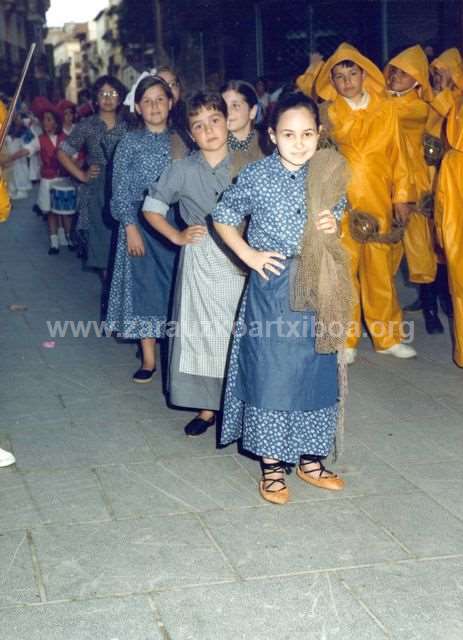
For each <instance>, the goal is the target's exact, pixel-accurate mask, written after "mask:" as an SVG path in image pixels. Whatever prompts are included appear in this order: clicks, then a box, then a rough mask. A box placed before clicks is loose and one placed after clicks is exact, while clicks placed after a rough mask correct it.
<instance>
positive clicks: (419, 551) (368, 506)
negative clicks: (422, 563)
mask: <svg viewBox="0 0 463 640" xmlns="http://www.w3.org/2000/svg"><path fill="white" fill-rule="evenodd" d="M352 501H353V503H354V504H355V505H357V506H358V507H359V508H361V509H362V511H364V512H365V513H367V514H368V515H369V516H370V517H371V518H372V520H374V522H376V523H378V524H379V525H380V526H382V527H384V528H385V529H387V530H388V531H390V532H391V533H392V534H393V535H394V536H395V538H397V539H398V540H399V541H400V542H401V543H402V544H403V545H404V546H405V547H406V548H407V549H408V550H409V551H410V553H412V554H413V555H416V556H419V557H425V556H428V557H429V556H439V555H454V554H462V555H463V522H462V521H461V520H459V519H458V518H456V517H455V516H453V515H452V514H451V513H449V512H448V511H447V509H445V508H444V507H442V506H441V505H439V504H437V503H436V502H435V500H433V499H432V498H431V497H429V496H427V495H423V494H421V493H418V492H417V493H414V494H406V495H402V496H401V497H400V500H397V498H395V497H392V496H383V497H382V499H381V500H375V499H374V498H371V497H366V498H353V500H352Z"/></svg>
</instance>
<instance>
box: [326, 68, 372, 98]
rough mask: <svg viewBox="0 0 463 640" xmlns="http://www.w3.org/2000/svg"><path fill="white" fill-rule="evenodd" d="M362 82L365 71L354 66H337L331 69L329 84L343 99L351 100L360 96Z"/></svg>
mask: <svg viewBox="0 0 463 640" xmlns="http://www.w3.org/2000/svg"><path fill="white" fill-rule="evenodd" d="M364 80H365V71H364V70H363V69H361V68H360V67H359V66H358V65H356V64H354V66H353V67H344V66H343V65H340V64H337V65H335V66H334V67H333V70H332V73H331V82H332V83H333V85H334V88H335V89H336V91H337V92H338V93H339V95H340V96H342V97H343V98H349V99H351V100H353V99H355V98H357V97H359V96H360V95H361V93H362V91H363V81H364Z"/></svg>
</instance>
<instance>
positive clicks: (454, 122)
mask: <svg viewBox="0 0 463 640" xmlns="http://www.w3.org/2000/svg"><path fill="white" fill-rule="evenodd" d="M433 106H434V108H436V109H437V110H438V111H439V113H440V114H441V115H442V116H443V117H445V116H446V117H447V125H446V135H447V141H448V144H449V145H450V149H449V151H447V152H446V154H445V156H444V158H443V160H442V164H441V167H440V170H439V175H438V179H437V187H436V207H435V224H436V230H437V236H438V239H439V242H440V244H441V246H442V248H443V250H444V254H445V257H446V260H447V269H448V275H449V286H450V292H451V294H452V300H453V312H454V332H455V344H454V359H455V362H456V363H457V364H458V366H460V367H463V95H460V96H456V95H455V93H454V92H452V91H451V90H450V89H445V90H444V91H442V92H441V93H440V94H439V95H438V96H437V97H436V98H435V100H434V102H433Z"/></svg>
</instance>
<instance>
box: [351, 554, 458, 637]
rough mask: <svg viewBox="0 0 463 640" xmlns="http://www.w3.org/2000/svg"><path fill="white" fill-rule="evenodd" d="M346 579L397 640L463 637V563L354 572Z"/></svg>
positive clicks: (418, 564) (417, 564) (440, 562)
mask: <svg viewBox="0 0 463 640" xmlns="http://www.w3.org/2000/svg"><path fill="white" fill-rule="evenodd" d="M342 579H343V581H344V582H345V583H346V584H347V585H348V586H349V587H350V588H351V590H352V593H353V594H355V596H356V597H358V598H360V599H361V600H362V601H363V602H364V603H365V604H366V606H367V607H368V608H369V609H370V610H372V611H374V612H375V614H376V615H377V616H378V618H379V619H380V620H381V622H382V623H383V624H384V625H385V627H387V628H388V629H389V631H390V637H391V638H393V639H394V640H423V639H424V638H429V639H431V638H432V639H433V640H434V639H435V640H460V639H461V638H462V637H463V616H462V611H463V558H455V559H448V560H433V561H431V562H414V563H411V562H404V563H401V564H398V565H385V566H378V567H371V568H365V569H356V570H349V571H345V572H343V573H342ZM352 637H353V636H352Z"/></svg>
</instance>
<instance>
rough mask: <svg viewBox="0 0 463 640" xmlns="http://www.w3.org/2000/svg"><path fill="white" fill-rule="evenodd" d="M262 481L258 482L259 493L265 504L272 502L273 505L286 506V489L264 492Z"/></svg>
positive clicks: (287, 493) (287, 497)
mask: <svg viewBox="0 0 463 640" xmlns="http://www.w3.org/2000/svg"><path fill="white" fill-rule="evenodd" d="M264 482H265V481H264V480H261V481H260V482H259V493H260V495H261V496H262V497H263V499H264V500H267V502H273V504H286V503H287V502H288V500H289V491H288V487H286V486H285V487H283V488H282V489H279V490H278V491H266V490H265V488H264Z"/></svg>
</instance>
